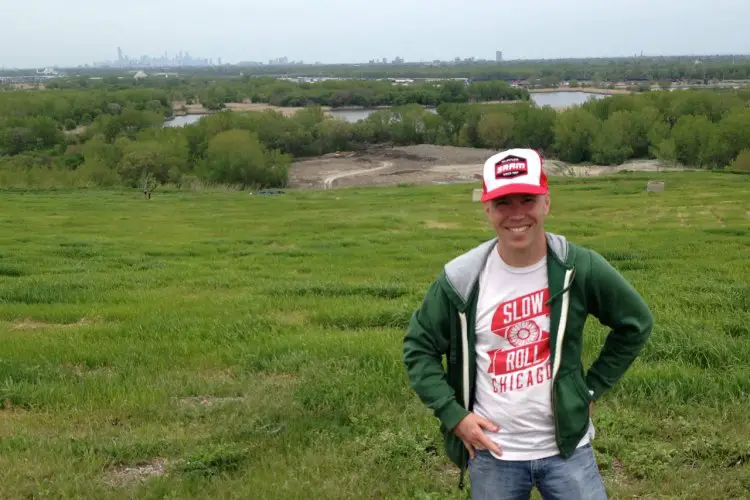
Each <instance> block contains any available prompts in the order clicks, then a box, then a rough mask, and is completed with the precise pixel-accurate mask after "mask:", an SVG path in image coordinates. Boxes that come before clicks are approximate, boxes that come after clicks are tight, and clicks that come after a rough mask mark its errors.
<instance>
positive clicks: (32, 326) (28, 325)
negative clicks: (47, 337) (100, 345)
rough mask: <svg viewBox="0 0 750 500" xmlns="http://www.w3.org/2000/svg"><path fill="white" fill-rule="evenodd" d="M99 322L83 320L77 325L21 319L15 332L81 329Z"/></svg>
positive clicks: (16, 322)
mask: <svg viewBox="0 0 750 500" xmlns="http://www.w3.org/2000/svg"><path fill="white" fill-rule="evenodd" d="M98 322H99V319H98V318H81V319H79V320H78V321H76V322H75V323H49V322H47V321H39V320H35V319H33V318H19V319H17V320H16V321H14V322H13V328H14V329H15V330H41V329H44V328H80V327H83V326H89V325H93V324H96V323H98Z"/></svg>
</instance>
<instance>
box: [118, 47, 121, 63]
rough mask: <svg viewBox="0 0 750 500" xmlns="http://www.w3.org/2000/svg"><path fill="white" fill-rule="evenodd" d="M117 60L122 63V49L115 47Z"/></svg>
mask: <svg viewBox="0 0 750 500" xmlns="http://www.w3.org/2000/svg"><path fill="white" fill-rule="evenodd" d="M117 60H118V61H119V62H122V47H117Z"/></svg>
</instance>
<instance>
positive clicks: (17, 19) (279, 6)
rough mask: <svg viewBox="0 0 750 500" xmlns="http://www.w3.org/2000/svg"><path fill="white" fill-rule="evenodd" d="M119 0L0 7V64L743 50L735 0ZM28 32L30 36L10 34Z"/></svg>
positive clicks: (747, 6) (747, 14)
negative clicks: (121, 56) (116, 5)
mask: <svg viewBox="0 0 750 500" xmlns="http://www.w3.org/2000/svg"><path fill="white" fill-rule="evenodd" d="M204 7H205V6H204V5H202V4H198V3H197V2H192V1H190V0H187V1H185V0H182V1H179V2H178V1H177V0H162V1H160V2H153V1H150V0H149V1H147V0H130V2H129V3H128V6H127V9H121V10H118V11H117V12H116V14H113V11H112V10H111V7H110V6H108V5H106V3H101V2H94V1H93V0H79V2H78V3H77V4H76V8H75V9H71V8H69V6H67V5H66V4H64V3H60V2H53V1H52V0H33V1H32V2H11V3H9V5H7V6H5V8H4V12H3V14H4V19H6V20H12V22H9V21H6V22H5V23H4V24H3V29H2V30H0V46H5V47H13V48H14V50H6V51H0V67H5V68H24V67H27V68H33V67H47V66H55V67H79V66H85V65H89V66H91V65H93V64H95V63H96V62H97V61H117V57H116V56H115V55H114V54H116V52H114V53H113V50H115V51H116V47H118V46H119V47H122V49H123V51H124V52H125V53H128V54H138V55H137V56H132V57H135V58H140V57H141V56H140V54H149V57H153V58H157V57H161V56H162V54H163V53H164V52H165V51H167V53H168V54H170V56H169V57H173V56H174V54H177V53H179V51H183V52H184V53H189V54H191V55H193V57H194V58H196V59H198V60H207V61H210V60H213V62H214V63H216V62H217V60H218V58H219V57H221V58H222V63H230V64H236V63H239V62H243V61H257V62H263V63H264V64H265V63H267V62H268V61H269V60H273V59H276V58H280V57H281V58H283V57H287V58H288V59H289V60H290V61H306V62H313V61H320V62H322V63H325V64H337V63H367V62H368V61H370V60H380V59H382V58H383V57H386V58H388V59H389V60H392V59H393V58H395V57H401V58H403V59H404V60H405V61H414V62H418V61H426V62H427V61H434V60H442V61H449V60H453V59H454V58H455V57H457V56H458V57H461V58H466V57H475V58H480V59H486V60H495V58H496V51H502V53H503V60H520V59H560V58H587V57H626V56H632V55H633V54H639V53H640V52H641V51H643V53H644V54H649V55H677V54H682V55H688V54H696V55H703V54H706V55H708V54H733V53H734V54H742V53H747V52H748V51H750V35H748V34H747V30H746V27H745V24H746V22H747V19H748V18H750V3H748V2H747V1H746V0H723V1H722V2H711V3H709V2H708V0H683V1H682V2H680V4H679V7H676V6H675V4H674V3H673V2H671V1H670V0H648V1H647V0H611V1H609V2H600V1H598V0H569V1H568V2H558V1H556V0H535V1H534V2H523V3H514V4H512V5H505V4H502V5H501V6H499V7H498V5H497V3H496V2H492V1H490V0H466V1H465V2H463V3H462V4H461V5H460V8H459V7H457V5H456V4H455V3H454V2H449V1H448V0H434V1H433V2H431V3H430V5H429V9H427V8H425V4H424V2H423V1H422V0H382V1H381V2H380V3H379V4H378V6H377V8H373V7H372V5H371V4H369V2H368V3H365V2H364V1H362V0H349V1H344V0H320V1H319V2H316V3H313V2H305V1H302V0H277V1H275V2H270V3H263V4H258V5H255V4H249V3H246V2H240V1H239V0H214V1H213V2H212V3H211V4H210V10H206V9H205V8H204ZM30 33H33V34H34V43H33V44H31V43H29V44H19V43H18V40H26V39H28V36H29V34H30Z"/></svg>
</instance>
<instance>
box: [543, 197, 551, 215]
mask: <svg viewBox="0 0 750 500" xmlns="http://www.w3.org/2000/svg"><path fill="white" fill-rule="evenodd" d="M551 203H552V200H551V199H550V196H549V194H545V195H544V215H547V214H549V207H550V204H551Z"/></svg>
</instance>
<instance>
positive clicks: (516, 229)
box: [508, 226, 529, 233]
mask: <svg viewBox="0 0 750 500" xmlns="http://www.w3.org/2000/svg"><path fill="white" fill-rule="evenodd" d="M528 228H529V226H521V227H509V228H508V229H509V230H510V232H512V233H522V232H524V231H526V230H527V229H528Z"/></svg>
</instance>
